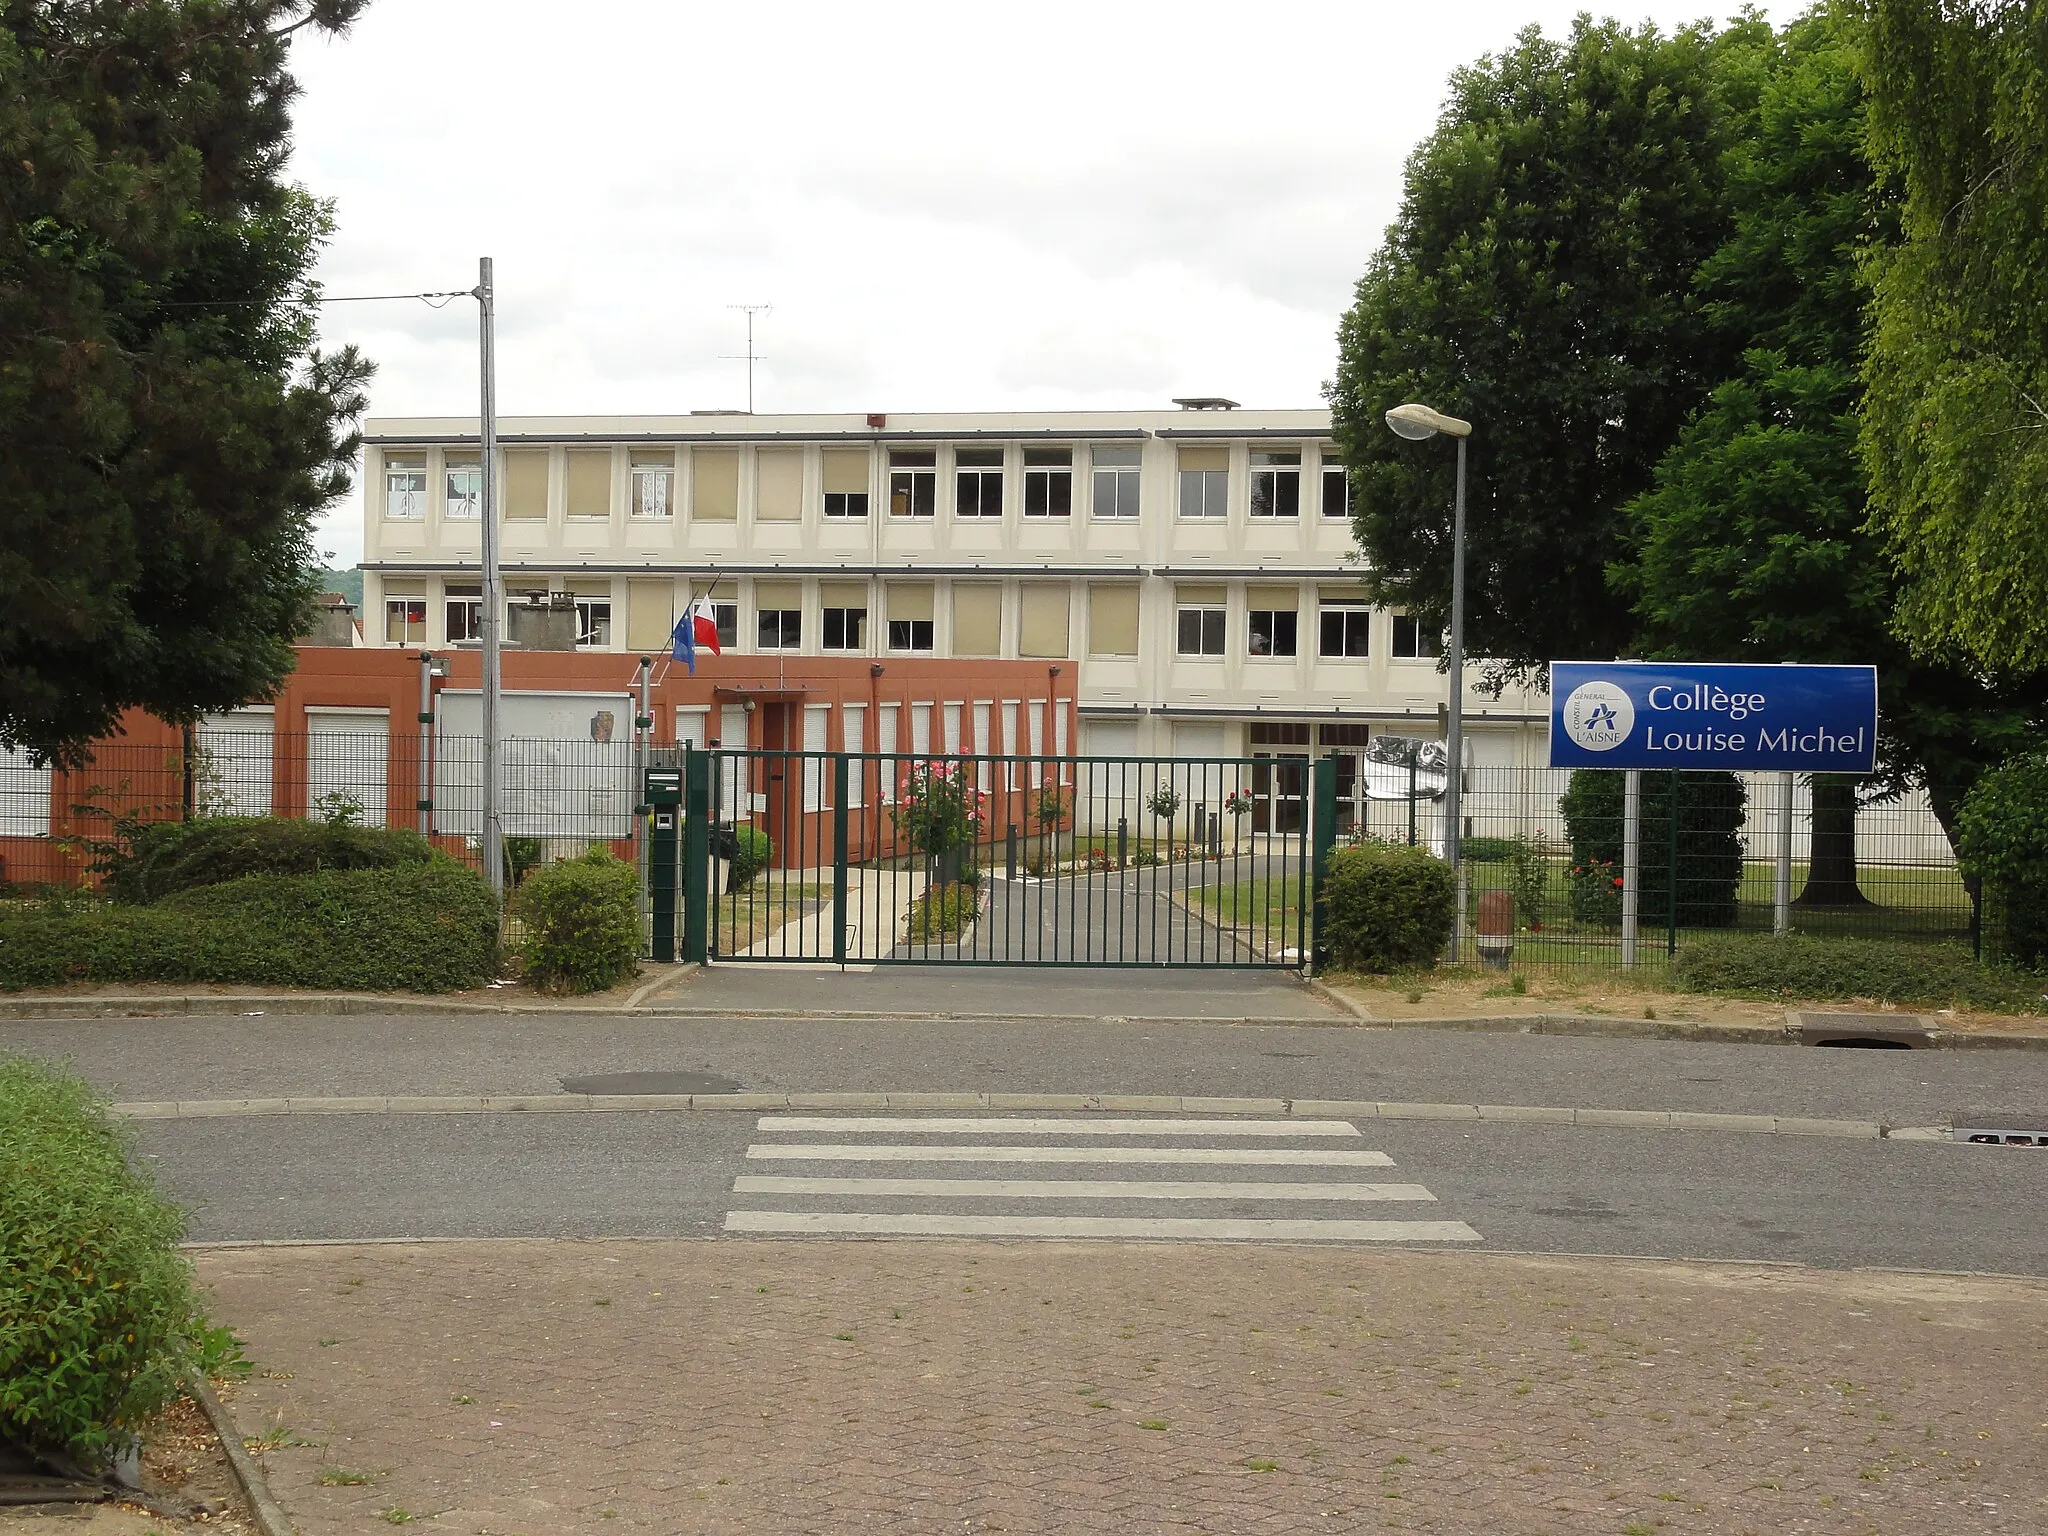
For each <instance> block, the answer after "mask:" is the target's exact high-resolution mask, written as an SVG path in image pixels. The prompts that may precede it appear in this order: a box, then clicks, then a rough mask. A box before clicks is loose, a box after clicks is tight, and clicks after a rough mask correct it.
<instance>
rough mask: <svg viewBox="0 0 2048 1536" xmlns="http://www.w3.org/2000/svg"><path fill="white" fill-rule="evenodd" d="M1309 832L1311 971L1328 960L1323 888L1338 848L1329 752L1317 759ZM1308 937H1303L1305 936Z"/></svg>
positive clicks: (1305, 954)
mask: <svg viewBox="0 0 2048 1536" xmlns="http://www.w3.org/2000/svg"><path fill="white" fill-rule="evenodd" d="M1309 835H1310V838H1311V839H1312V851H1311V853H1310V862H1309V881H1310V888H1309V889H1310V896H1311V905H1312V906H1313V909H1314V924H1315V926H1314V930H1313V933H1314V939H1313V944H1314V947H1313V950H1311V949H1310V947H1309V944H1308V943H1307V942H1301V943H1300V944H1299V947H1300V950H1301V952H1302V958H1303V960H1304V962H1309V963H1310V968H1311V969H1312V970H1317V971H1320V970H1321V969H1322V968H1323V967H1324V965H1326V964H1327V963H1328V961H1329V952H1328V947H1327V946H1326V945H1325V944H1324V942H1323V936H1324V934H1325V933H1326V932H1327V931H1328V923H1329V915H1330V914H1329V909H1328V904H1327V902H1326V901H1325V899H1324V890H1323V888H1324V886H1325V885H1326V884H1327V883H1328V880H1329V874H1330V855H1331V853H1332V852H1334V851H1335V849H1336V847H1337V759H1336V758H1334V757H1331V756H1328V755H1325V756H1323V757H1319V758H1317V759H1316V763H1315V797H1314V800H1313V802H1312V803H1311V805H1310V807H1309ZM1306 937H1307V936H1306V935H1304V936H1303V938H1304V939H1306Z"/></svg>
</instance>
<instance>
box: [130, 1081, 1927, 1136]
mask: <svg viewBox="0 0 2048 1536" xmlns="http://www.w3.org/2000/svg"><path fill="white" fill-rule="evenodd" d="M891 1109H893V1110H924V1111H931V1110H983V1111H999V1110H1063V1111H1068V1112H1078V1113H1094V1112H1107V1113H1122V1114H1173V1113H1180V1114H1197V1115H1270V1116H1277V1117H1283V1118H1288V1119H1342V1120H1462V1121H1487V1122H1490V1123H1505V1124H1520V1125H1565V1126H1583V1127H1597V1128H1600V1129H1604V1130H1654V1131H1722V1132H1733V1133H1736V1134H1740V1135H1750V1136H1830V1137H1838V1138H1846V1139H1849V1140H1854V1141H1884V1140H1893V1139H1896V1140H1901V1141H1930V1140H1942V1141H1945V1140H1947V1127H1945V1126H1893V1125H1886V1124H1881V1123H1880V1122H1878V1121H1875V1120H1822V1119H1814V1118H1810V1117H1805V1116H1799V1115H1732V1114H1706V1113H1698V1112H1694V1111H1691V1110H1668V1109H1581V1108H1572V1107H1554V1108H1553V1107H1547V1106H1543V1105H1534V1104H1420V1103H1398V1102H1386V1101H1380V1100H1371V1099H1236V1098H1214V1097H1198V1096H1194V1095H1185V1096H1183V1095H1176V1094H1147V1093H903V1092H896V1093H874V1092H855V1093H636V1094H618V1095H594V1094H583V1093H528V1094H494V1095H492V1094H487V1095H479V1096H476V1097H448V1098H427V1097H387V1098H379V1097H367V1098H306V1099H181V1100H159V1101H154V1102H149V1101H137V1102H131V1103H126V1104H116V1105H114V1106H113V1113H114V1114H115V1115H117V1116H119V1117H120V1118H122V1119H125V1120H236V1119H255V1118H266V1117H273V1116H287V1117H304V1116H313V1115H473V1114H612V1113H621V1112H638V1113H650V1112H651V1113H668V1114H673V1113H679V1112H698V1111H712V1112H715V1111H734V1110H738V1111H745V1112H759V1111H767V1110H807V1111H816V1110H838V1111H845V1110H891Z"/></svg>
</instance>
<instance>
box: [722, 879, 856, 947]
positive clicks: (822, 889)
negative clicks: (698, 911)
mask: <svg viewBox="0 0 2048 1536" xmlns="http://www.w3.org/2000/svg"><path fill="white" fill-rule="evenodd" d="M831 895H832V891H831V887H829V886H823V885H818V884H815V883H813V882H809V881H803V880H783V879H778V878H777V877H776V875H775V874H774V873H773V872H771V873H769V874H767V875H765V876H758V877H756V878H755V880H754V882H753V884H751V885H749V886H747V887H746V889H744V890H738V891H728V892H726V893H725V894H724V895H722V896H720V897H719V898H718V900H717V901H715V902H713V903H712V904H711V910H712V914H713V919H712V920H713V921H714V922H715V923H716V924H717V939H718V952H719V953H720V954H722V955H734V954H738V953H739V952H740V951H741V950H743V949H746V948H748V947H750V946H752V945H755V944H758V943H760V942H761V940H763V939H765V938H767V937H768V936H769V935H770V934H772V933H774V932H776V931H777V930H778V929H780V928H781V927H783V926H784V925H785V924H788V923H793V922H795V921H796V920H797V919H798V918H801V917H805V916H807V915H808V914H810V913H812V912H815V911H817V910H818V907H819V905H820V903H821V902H823V901H827V900H829V899H830V898H831Z"/></svg>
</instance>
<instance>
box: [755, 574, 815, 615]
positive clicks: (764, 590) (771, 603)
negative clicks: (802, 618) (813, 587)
mask: <svg viewBox="0 0 2048 1536" xmlns="http://www.w3.org/2000/svg"><path fill="white" fill-rule="evenodd" d="M803 605H804V584H803V583H802V582H800V581H757V582H755V583H754V612H756V613H762V612H765V611H767V610H768V609H770V608H781V609H788V608H801V607H803Z"/></svg>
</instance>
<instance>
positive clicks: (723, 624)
mask: <svg viewBox="0 0 2048 1536" xmlns="http://www.w3.org/2000/svg"><path fill="white" fill-rule="evenodd" d="M711 622H712V624H713V625H714V626H715V627H716V628H717V630H718V646H719V649H720V650H723V649H725V647H727V646H729V645H738V644H739V643H740V605H739V604H738V603H734V602H722V603H721V602H714V603H713V604H712V605H711Z"/></svg>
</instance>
